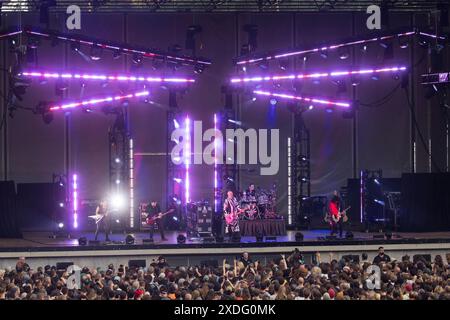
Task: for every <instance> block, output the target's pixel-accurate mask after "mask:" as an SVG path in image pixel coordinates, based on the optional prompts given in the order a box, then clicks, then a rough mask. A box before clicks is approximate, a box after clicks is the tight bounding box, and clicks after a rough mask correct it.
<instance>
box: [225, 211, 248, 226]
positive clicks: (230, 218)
mask: <svg viewBox="0 0 450 320" xmlns="http://www.w3.org/2000/svg"><path fill="white" fill-rule="evenodd" d="M244 212H245V209H237V211H236V212H233V211H232V212H230V213H228V212H225V213H224V215H225V222H226V223H227V224H231V223H233V221H235V220H236V219H237V218H238V217H239V215H240V214H242V213H244Z"/></svg>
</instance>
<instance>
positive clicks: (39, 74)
mask: <svg viewBox="0 0 450 320" xmlns="http://www.w3.org/2000/svg"><path fill="white" fill-rule="evenodd" d="M19 76H25V77H37V78H46V79H82V80H101V81H129V82H149V83H193V82H195V79H188V78H163V77H146V76H125V75H100V74H86V73H58V72H38V71H24V72H21V73H20V74H19Z"/></svg>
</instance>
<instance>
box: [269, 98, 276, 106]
mask: <svg viewBox="0 0 450 320" xmlns="http://www.w3.org/2000/svg"><path fill="white" fill-rule="evenodd" d="M277 102H278V101H277V99H273V98H272V99H270V105H271V106H276V105H277Z"/></svg>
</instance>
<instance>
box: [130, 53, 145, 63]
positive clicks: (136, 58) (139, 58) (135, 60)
mask: <svg viewBox="0 0 450 320" xmlns="http://www.w3.org/2000/svg"><path fill="white" fill-rule="evenodd" d="M142 59H143V57H142V54H139V53H135V54H133V57H132V61H133V63H134V64H135V65H140V64H141V63H142Z"/></svg>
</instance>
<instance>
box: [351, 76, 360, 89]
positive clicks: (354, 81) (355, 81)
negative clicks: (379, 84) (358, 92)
mask: <svg viewBox="0 0 450 320" xmlns="http://www.w3.org/2000/svg"><path fill="white" fill-rule="evenodd" d="M350 81H351V84H352V86H353V87H357V86H359V85H360V84H361V80H360V78H359V77H357V76H352V78H351V80H350Z"/></svg>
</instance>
